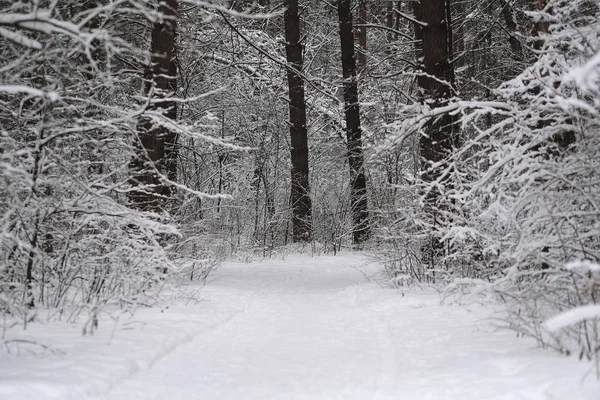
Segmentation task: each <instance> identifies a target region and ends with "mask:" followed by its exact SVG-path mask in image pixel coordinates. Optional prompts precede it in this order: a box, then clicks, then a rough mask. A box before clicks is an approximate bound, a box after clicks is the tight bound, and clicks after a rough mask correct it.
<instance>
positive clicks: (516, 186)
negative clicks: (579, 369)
mask: <svg viewBox="0 0 600 400" xmlns="http://www.w3.org/2000/svg"><path fill="white" fill-rule="evenodd" d="M530 17H532V18H533V19H534V20H543V21H548V22H549V30H550V33H549V34H548V35H545V36H544V35H542V36H541V39H542V40H543V45H542V46H541V48H540V50H539V51H537V52H536V56H537V57H536V58H537V60H536V61H535V62H534V63H533V65H531V66H530V67H529V68H527V69H525V70H524V71H523V72H522V73H521V74H520V75H518V76H517V77H516V78H514V79H512V80H510V81H508V82H505V83H504V84H502V85H501V86H500V87H499V88H498V89H497V90H496V91H495V94H496V96H497V98H498V99H499V100H501V102H502V103H503V105H502V107H491V108H490V107H486V108H480V107H478V104H477V103H473V104H471V107H472V108H471V110H474V111H471V110H469V109H467V108H463V109H462V110H461V111H462V113H463V127H464V128H465V129H466V130H467V131H470V132H472V134H471V135H469V137H466V138H464V143H463V146H462V147H461V148H460V150H458V151H456V152H455V154H454V155H453V157H452V158H451V160H449V167H448V169H447V173H448V174H451V176H452V180H453V182H454V183H455V189H454V190H452V191H451V193H449V194H448V197H449V199H451V201H452V202H453V204H454V205H455V207H454V212H453V214H452V215H451V216H450V218H449V219H448V221H449V222H448V223H447V224H446V227H445V228H443V234H444V236H445V238H446V239H448V240H449V242H450V243H451V244H452V246H451V250H450V251H449V254H448V260H449V261H450V262H452V261H460V262H467V263H469V265H470V268H468V269H467V271H466V275H467V276H469V277H472V278H485V279H491V280H494V281H495V285H494V286H493V287H494V290H495V292H496V293H497V294H498V295H499V296H500V297H501V299H502V300H503V301H505V302H506V303H507V305H508V309H509V314H510V315H509V316H508V317H507V322H508V324H509V325H510V326H511V327H512V328H514V329H516V330H517V331H519V332H521V333H523V334H525V335H529V336H533V337H535V338H537V339H538V340H539V342H540V343H541V344H542V345H547V346H551V347H553V348H556V349H558V350H560V351H564V352H573V351H577V352H579V353H580V354H581V355H582V356H586V357H592V354H593V353H594V352H597V351H598V348H597V346H598V345H597V343H598V327H597V320H596V321H591V320H584V321H581V322H579V323H577V324H575V325H573V326H572V327H570V328H569V329H568V330H567V331H561V332H559V333H553V332H549V331H548V330H547V329H545V327H544V326H543V325H542V321H543V320H545V319H547V318H548V317H550V316H553V315H555V314H556V313H557V312H560V311H564V310H568V309H571V308H573V307H579V306H586V305H590V304H595V303H598V302H599V301H600V282H599V281H598V279H599V278H598V275H597V271H596V272H595V271H591V270H590V271H581V270H574V269H565V268H563V267H564V265H565V264H567V263H568V262H570V261H573V260H593V261H596V262H597V260H598V259H599V257H600V226H598V221H599V220H600V208H599V204H598V199H599V198H600V170H599V168H598V167H599V165H598V159H597V157H598V154H600V125H599V123H600V119H599V117H600V115H599V111H600V100H599V98H600V97H599V95H600V81H599V79H598V78H599V76H598V71H599V67H600V65H599V57H598V54H599V52H600V20H599V17H600V15H599V10H598V8H597V6H596V5H594V4H593V3H591V2H589V1H581V0H580V1H570V2H565V1H549V2H548V5H547V7H546V8H545V9H544V10H543V11H541V12H535V13H533V12H532V13H530ZM490 121H491V123H490ZM474 260H477V261H476V262H474Z"/></svg>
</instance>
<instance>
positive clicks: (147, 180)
mask: <svg viewBox="0 0 600 400" xmlns="http://www.w3.org/2000/svg"><path fill="white" fill-rule="evenodd" d="M158 11H159V12H160V13H161V15H162V19H161V20H159V21H157V22H155V23H154V25H153V27H152V37H151V47H150V51H151V53H152V56H151V65H150V66H149V67H148V69H147V71H146V77H145V78H146V82H145V91H146V93H147V94H149V95H150V94H151V95H152V99H153V103H152V104H151V105H150V106H149V107H148V109H149V111H160V112H162V114H163V115H164V116H165V117H166V118H169V119H173V120H174V119H176V118H177V104H176V103H175V102H173V101H167V100H165V101H159V100H160V99H161V98H165V97H167V96H172V95H174V92H175V91H176V89H177V68H176V64H175V37H176V34H177V0H160V2H159V7H158ZM157 100H158V101H157ZM138 134H139V138H140V144H141V147H140V148H139V149H138V150H139V151H138V153H139V154H138V155H137V157H136V158H135V159H134V160H133V161H132V162H131V164H130V165H131V169H132V175H133V176H132V183H133V184H134V185H135V186H140V187H141V190H137V191H135V192H133V194H132V196H131V197H132V200H133V201H134V203H135V205H136V206H138V207H139V208H141V209H144V210H155V211H158V210H161V209H164V208H165V207H166V204H167V202H168V200H169V198H170V196H171V187H170V185H169V184H168V183H166V182H164V179H162V177H161V175H162V176H165V177H166V178H168V179H169V180H175V179H176V178H177V134H176V133H175V132H173V131H170V130H169V129H168V128H166V127H164V126H162V125H157V124H156V123H154V122H152V120H150V119H149V118H147V117H142V118H141V119H140V122H139V124H138Z"/></svg>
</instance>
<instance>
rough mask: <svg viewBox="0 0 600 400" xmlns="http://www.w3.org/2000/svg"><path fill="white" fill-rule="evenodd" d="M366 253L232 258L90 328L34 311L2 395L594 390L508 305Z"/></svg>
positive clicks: (495, 394) (111, 397)
mask: <svg viewBox="0 0 600 400" xmlns="http://www.w3.org/2000/svg"><path fill="white" fill-rule="evenodd" d="M372 260H373V259H372V257H367V256H365V255H361V254H357V253H352V254H351V253H342V254H341V255H338V256H335V257H334V256H320V257H311V256H309V255H294V254H289V255H287V256H286V257H285V259H281V258H276V259H265V260H263V261H262V262H253V263H226V264H224V265H223V266H222V267H220V268H219V269H218V270H216V271H214V272H213V273H212V274H211V275H209V277H208V280H207V284H206V286H205V287H204V288H203V289H202V295H201V298H202V301H200V302H197V303H193V304H192V303H190V304H188V305H187V306H183V305H179V306H173V307H168V308H166V307H165V308H154V309H145V310H141V311H140V312H138V313H136V315H135V316H133V317H130V318H125V317H123V316H122V317H121V318H119V319H118V320H109V319H106V318H105V317H101V321H100V329H99V330H98V331H96V332H95V334H94V335H93V336H81V330H80V329H79V328H77V327H75V326H70V325H65V324H56V323H49V324H46V325H41V324H34V325H31V326H30V329H28V330H27V331H19V330H11V331H9V332H8V339H9V340H21V341H23V343H24V342H25V341H27V340H36V341H40V338H43V341H44V342H45V343H46V345H47V348H45V349H42V348H37V349H33V348H29V349H25V348H23V351H22V352H21V354H19V355H17V354H14V355H12V356H11V357H4V356H3V357H1V358H0V377H1V378H0V398H2V399H11V400H21V399H23V400H25V399H36V400H50V399H61V400H65V399H98V400H118V399H123V400H125V399H127V400H135V399H140V400H142V399H144V400H150V399H157V400H158V399H166V398H176V399H196V398H202V399H205V400H213V399H214V400H217V399H248V400H252V399H311V400H315V399H328V400H329V399H344V400H353V399H356V400H364V399H374V400H377V399H390V400H391V399H398V398H401V399H406V400H422V399H430V400H436V399H439V400H446V399H462V400H487V399H496V400H499V399H504V400H515V399H528V400H542V399H544V400H545V399H566V398H568V399H570V400H595V399H596V398H597V393H598V390H600V386H599V385H600V383H598V382H597V381H595V380H594V379H593V377H589V376H587V375H588V374H589V372H590V365H589V363H583V362H579V361H577V360H576V359H574V358H568V357H562V356H560V355H558V354H556V353H553V352H548V351H543V350H541V349H538V348H537V347H536V346H535V342H533V341H531V340H529V339H522V338H517V337H515V336H514V334H511V333H510V332H506V331H504V332H499V331H497V329H496V328H495V325H494V324H493V322H492V321H491V320H490V317H492V316H494V315H496V313H497V311H498V309H497V307H489V306H481V305H469V306H464V305H463V306H458V305H449V306H442V305H440V297H439V295H438V294H437V293H436V292H434V291H428V290H425V291H423V290H418V289H414V288H404V289H403V290H402V291H401V292H399V291H398V290H395V289H391V288H389V287H387V286H385V285H381V284H380V283H381V282H379V283H378V279H377V278H376V277H378V276H379V273H380V271H381V266H380V265H379V264H378V263H374V262H373V261H372Z"/></svg>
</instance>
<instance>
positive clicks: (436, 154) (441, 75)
mask: <svg viewBox="0 0 600 400" xmlns="http://www.w3.org/2000/svg"><path fill="white" fill-rule="evenodd" d="M450 6H451V4H450V0H421V2H415V3H413V9H414V14H415V19H416V20H417V21H420V22H419V23H414V28H415V38H416V39H417V40H418V42H417V43H418V44H417V59H418V60H422V64H421V69H422V72H423V74H420V75H419V77H418V78H417V82H418V84H419V86H420V88H421V96H422V99H423V101H424V102H427V103H429V105H430V107H432V108H436V107H442V106H444V105H446V104H447V103H448V100H449V98H450V97H451V96H452V93H453V85H454V67H453V65H452V63H451V58H452V25H451V18H450V12H449V11H450ZM454 122H455V117H453V116H451V115H450V114H444V115H442V116H440V117H438V118H436V119H432V120H431V121H430V123H429V124H428V126H427V127H426V131H425V132H424V134H423V135H421V137H420V139H419V145H420V148H421V170H422V179H423V180H424V181H425V183H432V182H435V181H436V180H437V179H438V178H439V177H440V174H441V170H440V168H442V167H440V162H442V161H443V160H444V159H445V158H446V157H447V156H448V155H449V154H450V153H451V151H452V149H453V147H455V146H456V145H457V142H458V140H457V135H456V134H455V132H454V129H455V126H454ZM429 186H431V185H429ZM427 190H428V192H427V193H425V213H426V215H427V216H428V217H429V218H430V220H431V221H430V222H431V223H432V224H434V225H435V224H437V223H438V219H439V210H440V209H443V208H444V206H445V205H444V204H441V203H440V192H439V189H438V188H436V187H433V188H430V189H427ZM430 240H431V243H430V247H429V249H427V252H428V253H429V254H428V255H429V263H430V265H431V266H432V267H433V266H434V264H435V261H436V259H437V255H438V253H439V252H440V251H441V249H442V247H443V245H442V242H441V241H440V240H439V239H438V238H436V237H433V236H432V237H431V238H430Z"/></svg>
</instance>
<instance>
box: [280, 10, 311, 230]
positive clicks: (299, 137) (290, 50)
mask: <svg viewBox="0 0 600 400" xmlns="http://www.w3.org/2000/svg"><path fill="white" fill-rule="evenodd" d="M285 6H286V11H285V14H284V22H285V41H286V45H285V53H286V57H287V62H288V68H287V79H288V87H289V98H290V137H291V158H292V176H291V178H292V189H291V208H292V236H293V240H294V242H301V241H310V240H311V237H312V210H311V209H312V202H311V199H310V191H309V185H308V182H309V181H308V138H307V136H308V135H307V127H306V103H305V99H304V81H303V80H302V77H301V76H300V72H302V66H303V60H302V44H301V43H300V17H299V16H298V0H286V1H285Z"/></svg>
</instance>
